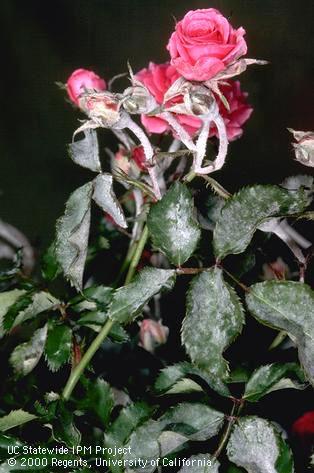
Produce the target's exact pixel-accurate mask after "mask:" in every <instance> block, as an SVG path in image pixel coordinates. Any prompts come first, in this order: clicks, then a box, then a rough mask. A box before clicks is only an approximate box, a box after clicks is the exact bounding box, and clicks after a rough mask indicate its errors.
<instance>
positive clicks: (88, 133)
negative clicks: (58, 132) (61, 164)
mask: <svg viewBox="0 0 314 473" xmlns="http://www.w3.org/2000/svg"><path fill="white" fill-rule="evenodd" d="M84 135H85V137H84V138H83V139H82V140H78V141H74V142H73V143H70V144H69V154H70V157H71V159H72V160H73V161H74V162H75V163H76V164H78V165H79V166H82V167H83V168H87V169H90V170H91V171H94V172H100V171H101V165H100V160H99V148H98V141H97V133H96V131H95V130H91V129H86V130H84Z"/></svg>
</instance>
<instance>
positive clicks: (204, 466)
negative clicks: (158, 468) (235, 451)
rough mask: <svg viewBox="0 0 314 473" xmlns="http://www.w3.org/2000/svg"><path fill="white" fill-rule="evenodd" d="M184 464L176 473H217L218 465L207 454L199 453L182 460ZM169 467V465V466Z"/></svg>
mask: <svg viewBox="0 0 314 473" xmlns="http://www.w3.org/2000/svg"><path fill="white" fill-rule="evenodd" d="M184 461H185V464H184V466H183V467H182V468H180V470H179V471H178V473H218V471H219V466H220V463H219V462H218V460H216V458H214V457H213V456H212V455H209V453H204V454H202V453H200V454H199V455H193V456H192V457H190V458H185V459H184ZM170 466H171V465H170Z"/></svg>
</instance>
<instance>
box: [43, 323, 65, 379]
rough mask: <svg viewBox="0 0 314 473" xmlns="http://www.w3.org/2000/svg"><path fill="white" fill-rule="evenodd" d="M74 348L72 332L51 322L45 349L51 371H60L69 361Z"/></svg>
mask: <svg viewBox="0 0 314 473" xmlns="http://www.w3.org/2000/svg"><path fill="white" fill-rule="evenodd" d="M71 348H72V330H71V329H70V327H68V326H67V325H64V324H58V323H57V322H56V321H55V320H51V321H50V323H49V327H48V336H47V342H46V347H45V358H46V360H47V363H48V366H49V368H50V369H51V371H58V369H59V368H61V366H62V365H63V364H64V363H66V362H67V361H69V359H70V356H71Z"/></svg>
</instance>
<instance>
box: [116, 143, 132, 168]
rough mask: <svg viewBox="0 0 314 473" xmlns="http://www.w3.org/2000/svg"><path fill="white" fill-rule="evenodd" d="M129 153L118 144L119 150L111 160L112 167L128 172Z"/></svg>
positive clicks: (129, 164)
mask: <svg viewBox="0 0 314 473" xmlns="http://www.w3.org/2000/svg"><path fill="white" fill-rule="evenodd" d="M129 155H130V153H129V151H128V150H127V149H126V148H125V147H124V146H122V145H119V150H118V151H117V152H116V154H115V155H114V159H113V160H112V167H113V169H114V170H116V171H118V170H120V171H122V172H124V173H125V174H128V173H129V170H130V166H131V163H130V159H129Z"/></svg>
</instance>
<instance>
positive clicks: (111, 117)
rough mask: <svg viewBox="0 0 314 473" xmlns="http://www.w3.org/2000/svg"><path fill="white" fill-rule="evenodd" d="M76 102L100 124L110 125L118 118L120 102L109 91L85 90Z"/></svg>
mask: <svg viewBox="0 0 314 473" xmlns="http://www.w3.org/2000/svg"><path fill="white" fill-rule="evenodd" d="M78 104H79V107H80V108H81V109H82V110H83V111H84V112H85V113H86V115H88V117H89V118H91V119H93V120H95V121H97V122H98V123H99V124H100V126H104V127H111V126H113V125H115V124H116V123H117V122H118V121H119V120H120V103H119V101H118V99H117V98H116V97H115V96H114V95H113V94H111V93H110V92H95V93H89V92H86V93H84V94H83V95H81V96H80V97H79V100H78Z"/></svg>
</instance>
